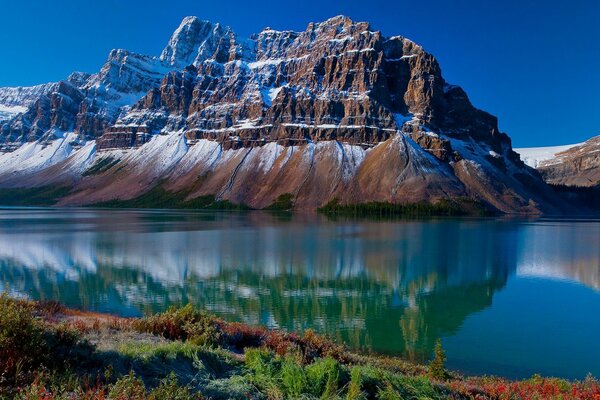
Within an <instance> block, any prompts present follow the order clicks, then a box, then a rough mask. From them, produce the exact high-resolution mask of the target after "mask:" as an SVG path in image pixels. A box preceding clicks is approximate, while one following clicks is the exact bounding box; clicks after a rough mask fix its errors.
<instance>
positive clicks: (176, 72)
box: [0, 16, 560, 213]
mask: <svg viewBox="0 0 600 400" xmlns="http://www.w3.org/2000/svg"><path fill="white" fill-rule="evenodd" d="M0 93H1V92H0ZM0 104H1V103H0ZM22 107H27V111H25V112H22V113H19V114H18V115H16V116H14V117H13V118H12V119H10V120H9V121H8V122H6V123H4V124H3V126H2V131H1V132H2V133H1V135H0V141H1V142H2V148H3V149H4V150H5V154H3V155H2V156H0V185H1V186H4V187H31V186H69V187H70V188H71V191H70V193H69V194H68V195H67V196H66V197H64V198H62V199H61V201H60V203H61V204H65V205H67V204H94V203H98V202H102V201H107V200H111V199H130V198H133V197H136V196H139V195H141V194H143V193H144V192H147V191H148V190H150V189H152V188H155V187H157V186H160V187H161V188H162V189H164V190H167V191H170V192H178V193H182V194H184V195H185V196H186V198H188V199H193V198H195V197H198V196H203V195H213V196H215V197H216V198H218V199H226V200H229V201H232V202H235V203H245V204H248V205H250V206H252V207H257V208H262V207H265V206H268V205H269V204H271V203H272V202H273V201H274V200H275V199H276V198H277V197H278V196H279V195H282V194H287V193H289V194H292V196H293V199H294V202H295V204H296V206H297V207H299V208H314V207H318V206H320V205H323V204H325V203H327V202H328V201H331V200H333V199H337V200H339V201H341V202H347V203H357V202H364V201H375V200H377V201H389V202H401V203H411V202H419V201H435V200H437V199H440V198H455V199H458V198H472V199H475V200H478V201H481V202H483V203H486V204H487V205H489V206H491V207H493V208H495V209H497V210H500V211H503V212H526V213H532V212H540V211H545V212H558V211H559V208H560V204H558V202H557V201H555V199H554V193H553V192H552V190H551V189H550V188H549V187H548V186H547V185H546V184H545V183H544V182H543V181H542V179H541V178H540V176H539V174H538V173H537V172H536V171H534V170H533V169H531V168H529V167H527V166H526V165H525V164H524V163H523V162H522V161H521V160H520V159H519V156H518V154H516V153H515V152H514V151H513V150H512V147H511V142H510V138H509V137H508V136H507V135H506V134H504V133H501V132H500V131H499V130H498V125H497V119H496V118H495V117H494V116H492V115H490V114H488V113H486V112H484V111H481V110H478V109H476V108H475V107H473V106H472V104H471V103H470V101H469V99H468V97H467V95H466V93H465V92H464V91H463V90H462V89H461V88H460V87H458V86H454V85H450V84H448V83H447V82H446V81H445V80H444V78H443V77H442V73H441V69H440V66H439V65H438V62H437V60H436V59H435V58H434V57H433V56H432V55H431V54H429V53H427V52H426V51H425V50H424V49H423V48H422V47H421V46H419V45H417V44H416V43H414V42H412V41H410V40H408V39H406V38H404V37H401V36H394V37H385V36H383V35H382V34H381V32H379V31H377V30H374V29H372V28H371V26H370V25H369V24H368V23H365V22H354V21H352V20H350V19H349V18H346V17H343V16H339V17H334V18H331V19H329V20H327V21H324V22H321V23H311V24H309V25H308V27H307V28H306V30H305V31H302V32H294V31H276V30H273V29H270V28H266V29H264V30H263V31H262V32H260V33H258V34H256V35H253V36H252V37H251V38H249V39H240V38H238V37H237V35H236V34H235V33H234V32H233V31H232V30H231V29H230V28H227V27H223V26H221V25H219V24H213V23H210V22H207V21H201V20H199V19H198V18H195V17H187V18H185V19H184V20H183V21H182V23H181V25H180V26H179V27H178V28H177V30H176V31H175V32H174V34H173V36H172V37H171V39H170V40H169V42H168V44H167V46H166V47H165V49H164V50H163V52H162V54H161V55H160V56H159V57H154V56H143V55H138V54H134V53H131V52H127V51H125V50H114V51H112V52H111V53H110V55H109V58H108V60H107V62H106V64H105V65H104V66H103V68H102V70H101V71H100V72H99V73H96V74H92V75H89V76H88V75H84V74H75V75H72V76H71V77H69V78H68V79H66V80H65V81H62V82H59V83H57V84H54V85H53V86H52V90H49V91H48V92H47V93H43V94H40V95H39V96H37V98H36V99H35V101H32V102H30V103H29V104H28V105H27V106H25V105H23V106H22Z"/></svg>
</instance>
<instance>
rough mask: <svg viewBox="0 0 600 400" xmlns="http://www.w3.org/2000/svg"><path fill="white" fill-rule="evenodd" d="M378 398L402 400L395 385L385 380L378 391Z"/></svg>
mask: <svg viewBox="0 0 600 400" xmlns="http://www.w3.org/2000/svg"><path fill="white" fill-rule="evenodd" d="M377 398H378V399H380V400H402V396H400V393H398V392H397V391H396V389H394V386H393V385H392V384H391V383H390V382H385V383H384V385H383V386H382V387H380V388H379V391H378V392H377Z"/></svg>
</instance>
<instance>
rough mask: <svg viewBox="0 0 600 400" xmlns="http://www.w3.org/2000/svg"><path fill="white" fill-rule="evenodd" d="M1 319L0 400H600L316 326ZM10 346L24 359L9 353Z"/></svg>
mask: <svg viewBox="0 0 600 400" xmlns="http://www.w3.org/2000/svg"><path fill="white" fill-rule="evenodd" d="M0 322H2V326H3V329H4V331H3V332H1V333H0V343H1V345H0V355H1V356H2V357H0V368H2V369H3V371H0V372H2V374H1V375H2V376H3V379H2V380H0V398H3V397H2V396H3V395H8V396H9V397H8V398H24V399H25V398H26V399H34V398H47V399H59V398H60V399H62V398H70V399H78V398H86V399H88V398H89V399H96V398H98V399H100V398H118V399H125V398H132V399H133V398H140V399H145V398H149V399H150V398H151V399H160V398H165V399H166V398H176V399H188V398H197V399H201V398H206V399H208V398H211V399H229V398H232V399H236V398H240V399H242V398H251V399H263V398H264V399H272V398H273V399H276V398H300V397H302V398H332V399H333V398H344V399H370V398H373V399H375V398H389V399H397V398H431V399H446V398H450V399H471V398H477V399H505V398H506V399H512V398H517V399H519V398H530V397H531V398H541V399H546V398H548V399H554V398H562V399H592V400H598V399H600V382H599V381H598V380H597V379H595V378H593V377H591V376H590V377H587V378H586V379H585V380H583V381H569V380H565V379H559V378H544V377H541V376H538V375H534V376H533V377H532V378H530V379H523V380H510V379H504V378H499V377H485V376H484V377H478V376H462V375H460V374H458V373H455V372H451V371H447V370H446V369H445V367H444V365H443V349H440V350H441V355H440V357H441V358H440V357H437V353H436V360H437V367H436V369H434V367H433V363H432V364H430V365H419V364H413V363H411V362H408V361H405V360H402V359H401V358H398V357H392V356H386V355H374V354H361V353H358V352H354V351H349V350H348V349H347V348H346V347H344V346H343V345H340V344H338V343H336V342H333V341H331V340H328V339H326V338H325V337H323V336H320V335H317V334H315V333H314V332H313V331H311V330H307V331H305V332H304V333H302V334H300V333H287V332H284V331H278V330H269V329H267V328H264V327H256V326H249V325H246V324H243V323H237V322H226V321H224V320H222V319H220V318H217V317H215V316H213V315H210V314H208V313H206V312H205V311H203V310H200V309H196V308H194V307H192V306H191V305H187V306H184V307H180V308H170V309H169V310H168V311H166V312H163V313H160V314H154V315H150V316H146V317H142V318H127V317H117V316H113V315H109V314H102V313H96V312H87V311H81V310H75V309H68V308H65V307H63V306H62V305H60V304H58V303H56V302H35V301H28V300H17V299H14V298H11V297H9V296H8V295H6V294H3V295H2V296H1V297H0ZM17 322H18V323H17ZM11 329H13V331H11ZM11 332H12V336H11ZM11 338H12V340H14V341H15V342H14V344H15V346H16V347H21V349H20V351H14V350H13V351H8V353H7V348H6V344H7V343H9V342H10V340H11ZM2 346H4V349H3V348H2ZM27 346H30V347H27ZM7 354H8V358H7ZM11 357H12V359H13V360H12V361H13V362H12V363H11V362H10V360H11ZM19 357H21V358H20V360H21V361H19V362H17V361H16V359H17V358H19ZM3 359H4V361H2V360H3ZM7 360H8V361H7ZM440 360H441V364H440V362H439V361H440ZM17 365H18V366H19V368H17V369H15V366H17ZM440 365H441V367H440ZM440 368H441V369H440ZM11 376H12V377H13V378H14V379H12V380H11ZM90 382H94V384H93V385H91V384H90ZM131 391H137V392H136V393H138V394H140V393H142V392H143V395H140V396H141V397H140V396H137V395H135V396H134V394H133V392H131ZM160 391H162V392H165V391H166V392H165V393H167V394H169V395H167V397H160V396H158V394H157V393H159V392H160ZM117 392H118V393H121V396H117V394H118V393H117ZM24 393H29V395H28V396H23V394H24ZM85 393H87V395H85ZM173 393H179V394H180V396H179V397H177V396H175V397H172V396H171V395H172V394H173ZM11 396H12V397H11ZM136 396H137V397H136ZM157 396H158V397H157Z"/></svg>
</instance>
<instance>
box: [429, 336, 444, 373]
mask: <svg viewBox="0 0 600 400" xmlns="http://www.w3.org/2000/svg"><path fill="white" fill-rule="evenodd" d="M429 376H430V377H431V378H433V379H439V380H444V379H447V378H448V372H447V371H446V353H445V352H444V349H443V348H442V341H441V340H440V339H438V340H437V341H436V342H435V349H434V350H433V360H431V362H430V363H429Z"/></svg>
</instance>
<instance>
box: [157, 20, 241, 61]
mask: <svg viewBox="0 0 600 400" xmlns="http://www.w3.org/2000/svg"><path fill="white" fill-rule="evenodd" d="M230 34H231V29H229V28H228V27H222V26H221V25H220V24H218V23H214V24H213V23H212V22H210V21H205V20H201V19H199V18H198V17H192V16H190V17H185V18H184V19H183V20H182V21H181V24H180V25H179V27H178V28H177V29H176V30H175V32H173V35H172V36H171V39H170V40H169V43H168V44H167V46H166V47H165V48H164V50H163V51H162V53H161V55H160V60H161V61H163V62H165V63H167V64H169V65H171V66H175V67H181V68H183V67H186V66H188V65H192V64H197V63H198V62H201V61H203V60H205V59H207V58H208V57H210V56H211V55H212V54H211V53H214V50H216V48H217V47H218V43H219V41H220V40H221V39H222V38H224V37H225V36H228V35H230Z"/></svg>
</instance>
